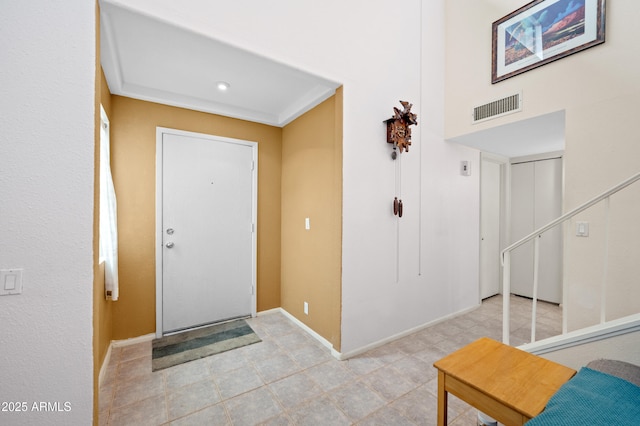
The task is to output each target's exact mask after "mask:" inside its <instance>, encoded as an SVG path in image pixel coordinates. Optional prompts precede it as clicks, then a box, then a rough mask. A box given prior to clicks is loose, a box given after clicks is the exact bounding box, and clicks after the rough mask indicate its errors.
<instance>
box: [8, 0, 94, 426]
mask: <svg viewBox="0 0 640 426" xmlns="http://www.w3.org/2000/svg"><path fill="white" fill-rule="evenodd" d="M0 52H2V54H1V56H0V57H1V59H0V63H1V65H0V111H2V114H1V115H0V128H1V129H2V132H1V133H0V269H11V268H22V269H23V270H24V274H23V292H22V294H21V295H11V296H0V358H1V359H2V362H0V402H2V403H4V402H7V403H20V404H19V408H21V409H26V412H15V411H13V412H12V411H11V409H14V410H15V407H16V406H15V405H13V406H12V405H7V406H6V407H5V405H4V404H3V405H2V407H1V408H2V411H0V424H10V425H34V424H47V425H89V424H91V423H92V419H93V358H92V318H93V317H92V291H93V284H92V283H93V270H92V265H93V164H94V110H95V107H94V99H95V88H94V81H95V4H94V2H93V1H83V0H69V1H67V2H65V3H64V5H61V4H59V3H58V2H49V1H35V2H34V1H30V2H19V1H10V2H3V3H2V13H0ZM22 403H25V404H22ZM42 403H44V405H41V404H42ZM34 404H35V406H34ZM5 408H7V409H9V411H8V412H7V411H5V410H4V409H5ZM41 410H44V411H41Z"/></svg>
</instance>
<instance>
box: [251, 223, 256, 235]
mask: <svg viewBox="0 0 640 426" xmlns="http://www.w3.org/2000/svg"><path fill="white" fill-rule="evenodd" d="M254 232H256V224H255V223H252V224H251V233H252V234H253V233H254Z"/></svg>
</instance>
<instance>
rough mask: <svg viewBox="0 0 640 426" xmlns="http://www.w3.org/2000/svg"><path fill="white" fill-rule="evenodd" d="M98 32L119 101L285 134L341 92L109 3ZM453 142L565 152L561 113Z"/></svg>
mask: <svg viewBox="0 0 640 426" xmlns="http://www.w3.org/2000/svg"><path fill="white" fill-rule="evenodd" d="M486 1H491V2H494V3H498V4H501V3H502V2H504V1H505V0H486ZM100 29H101V34H100V54H101V63H102V68H103V70H104V73H105V77H106V79H107V83H108V85H109V90H110V91H111V93H112V94H114V95H122V96H126V97H130V98H134V99H141V100H145V101H150V102H157V103H161V104H167V105H173V106H178V107H183V108H188V109H192V110H196V111H204V112H208V113H213V114H218V115H223V116H227V117H233V118H239V119H243V120H248V121H253V122H258V123H263V124H268V125H272V126H278V127H282V126H285V125H286V124H288V123H290V122H291V121H293V120H295V119H296V118H297V117H299V116H300V115H302V114H304V113H305V112H307V111H308V110H310V109H312V108H313V107H315V106H317V105H318V104H320V103H321V102H322V101H324V100H326V99H327V98H329V97H330V96H332V95H333V94H334V93H335V90H336V89H337V88H338V87H339V86H340V84H339V83H337V82H334V81H330V80H327V79H325V78H322V77H320V76H317V75H313V74H310V73H308V72H304V71H301V70H299V69H296V68H294V67H291V66H288V65H285V64H282V63H278V62H275V61H273V60H271V59H268V58H265V57H263V56H260V55H257V54H255V53H252V52H248V51H246V50H243V49H240V48H237V47H234V46H232V45H229V44H227V43H223V42H221V41H219V40H215V39H213V38H210V37H206V36H204V35H202V34H198V33H196V32H194V31H191V30H189V29H186V28H182V27H179V26H177V25H174V24H171V23H168V22H166V21H163V20H160V19H157V18H154V17H150V16H148V15H146V14H143V13H140V12H138V11H135V10H133V9H131V8H129V7H127V6H123V5H122V4H117V3H115V2H111V1H110V0H101V2H100ZM221 81H223V82H227V83H228V84H229V85H230V87H229V89H228V90H227V91H225V92H222V91H219V90H218V89H217V84H218V83H219V82H221ZM450 141H452V142H457V143H460V144H463V145H467V146H470V147H473V148H476V149H478V150H480V151H483V152H491V153H494V154H499V155H502V156H505V157H509V158H513V157H521V156H527V155H533V154H540V153H546V152H556V151H562V150H564V112H557V113H552V114H547V115H544V116H540V117H535V118H531V119H528V120H522V121H519V122H515V123H511V124H506V125H503V126H499V127H493V128H490V129H485V130H480V131H478V132H475V133H472V134H468V135H463V136H459V137H456V138H453V139H450Z"/></svg>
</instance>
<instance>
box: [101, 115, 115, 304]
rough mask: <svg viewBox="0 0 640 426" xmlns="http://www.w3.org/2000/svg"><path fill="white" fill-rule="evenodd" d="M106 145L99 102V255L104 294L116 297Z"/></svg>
mask: <svg viewBox="0 0 640 426" xmlns="http://www.w3.org/2000/svg"><path fill="white" fill-rule="evenodd" d="M109 145H110V142H109V119H108V118H107V114H106V113H105V111H104V109H103V108H102V105H100V257H101V258H102V259H103V260H104V275H105V279H104V283H105V295H106V296H107V298H108V299H111V300H118V225H117V220H116V216H117V208H116V192H115V189H114V187H113V179H112V177H111V162H110V161H111V155H110V148H109Z"/></svg>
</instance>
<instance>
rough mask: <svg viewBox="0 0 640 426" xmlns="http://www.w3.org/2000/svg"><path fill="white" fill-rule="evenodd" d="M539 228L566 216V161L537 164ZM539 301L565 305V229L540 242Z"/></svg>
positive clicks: (549, 234)
mask: <svg viewBox="0 0 640 426" xmlns="http://www.w3.org/2000/svg"><path fill="white" fill-rule="evenodd" d="M535 175H536V179H535V203H534V205H535V211H534V217H535V228H539V227H541V226H544V225H546V224H547V223H549V222H551V221H552V220H555V219H557V218H558V217H560V216H561V215H562V159H560V158H554V159H551V160H543V161H536V162H535ZM538 299H540V300H546V301H547V302H554V303H560V302H561V301H562V226H556V227H555V228H553V229H551V230H549V231H547V232H545V233H544V234H543V235H542V237H541V238H540V269H539V271H538Z"/></svg>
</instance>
